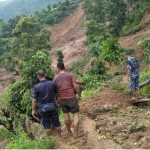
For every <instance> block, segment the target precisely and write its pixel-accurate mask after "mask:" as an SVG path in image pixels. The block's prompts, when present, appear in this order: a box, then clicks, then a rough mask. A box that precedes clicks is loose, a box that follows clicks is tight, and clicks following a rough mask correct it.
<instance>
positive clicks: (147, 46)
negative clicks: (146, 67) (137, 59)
mask: <svg viewBox="0 0 150 150" xmlns="http://www.w3.org/2000/svg"><path fill="white" fill-rule="evenodd" d="M138 45H139V46H140V47H141V48H143V49H144V61H145V63H150V39H149V38H148V39H144V40H142V41H140V42H139V43H138Z"/></svg>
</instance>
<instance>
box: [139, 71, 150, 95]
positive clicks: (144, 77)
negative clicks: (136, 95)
mask: <svg viewBox="0 0 150 150" xmlns="http://www.w3.org/2000/svg"><path fill="white" fill-rule="evenodd" d="M149 79H150V71H147V72H143V73H142V75H141V77H140V82H145V81H147V80H149ZM141 95H142V96H146V97H150V85H148V86H145V87H144V88H142V89H141Z"/></svg>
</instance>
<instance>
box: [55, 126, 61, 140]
mask: <svg viewBox="0 0 150 150" xmlns="http://www.w3.org/2000/svg"><path fill="white" fill-rule="evenodd" d="M55 130H56V132H57V135H58V137H59V138H61V127H58V128H56V129H55Z"/></svg>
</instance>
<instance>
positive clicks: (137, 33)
mask: <svg viewBox="0 0 150 150" xmlns="http://www.w3.org/2000/svg"><path fill="white" fill-rule="evenodd" d="M145 38H150V13H148V12H146V13H145V15H144V16H143V18H142V20H141V22H140V24H139V25H138V26H137V27H136V28H135V29H132V30H130V31H128V33H127V36H124V37H121V38H120V39H119V43H120V45H121V46H122V47H123V48H125V49H137V47H138V44H137V43H138V42H139V41H141V40H143V39H145Z"/></svg>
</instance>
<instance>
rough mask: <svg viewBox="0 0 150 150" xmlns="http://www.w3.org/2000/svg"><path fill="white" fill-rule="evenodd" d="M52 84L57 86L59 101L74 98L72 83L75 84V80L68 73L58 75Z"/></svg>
mask: <svg viewBox="0 0 150 150" xmlns="http://www.w3.org/2000/svg"><path fill="white" fill-rule="evenodd" d="M54 82H55V84H56V86H57V89H58V92H59V96H60V98H61V99H70V98H74V97H75V90H74V86H73V83H74V82H76V79H75V77H74V76H73V75H72V74H70V73H68V72H64V73H60V74H58V75H56V76H55V78H54Z"/></svg>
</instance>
